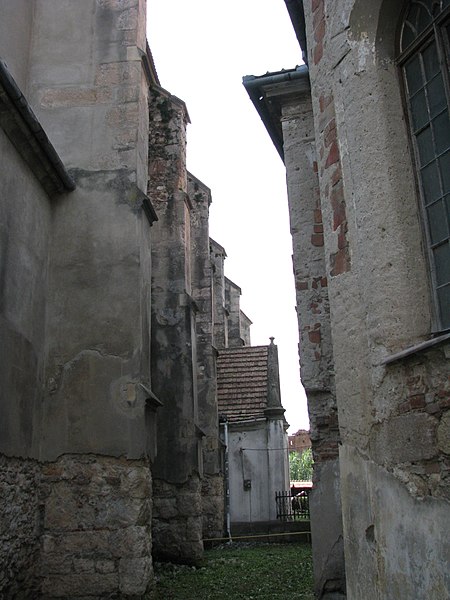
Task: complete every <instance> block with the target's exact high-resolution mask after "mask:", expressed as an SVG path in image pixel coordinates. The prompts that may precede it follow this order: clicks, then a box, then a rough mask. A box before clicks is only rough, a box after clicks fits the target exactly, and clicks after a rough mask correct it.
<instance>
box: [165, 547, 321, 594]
mask: <svg viewBox="0 0 450 600" xmlns="http://www.w3.org/2000/svg"><path fill="white" fill-rule="evenodd" d="M155 574H156V579H157V584H156V596H155V598H156V600H207V599H211V598H214V600H238V599H242V600H243V599H248V600H251V599H254V600H286V598H298V599H301V600H313V597H314V596H313V593H312V585H313V584H312V561H311V546H310V545H309V544H306V543H304V544H264V545H262V544H239V543H238V544H236V543H232V544H230V545H229V544H226V545H224V546H221V547H220V548H217V549H214V550H207V551H206V552H205V559H204V565H203V566H201V567H200V568H195V567H180V566H176V565H171V564H157V565H156V567H155Z"/></svg>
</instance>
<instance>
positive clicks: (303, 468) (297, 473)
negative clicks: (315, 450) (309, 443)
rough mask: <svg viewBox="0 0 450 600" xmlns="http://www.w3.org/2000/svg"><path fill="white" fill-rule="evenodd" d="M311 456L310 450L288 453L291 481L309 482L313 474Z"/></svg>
mask: <svg viewBox="0 0 450 600" xmlns="http://www.w3.org/2000/svg"><path fill="white" fill-rule="evenodd" d="M313 462H314V461H313V456H312V450H311V448H308V449H307V450H304V451H303V452H302V453H300V452H290V453H289V476H290V478H291V481H311V480H312V474H313Z"/></svg>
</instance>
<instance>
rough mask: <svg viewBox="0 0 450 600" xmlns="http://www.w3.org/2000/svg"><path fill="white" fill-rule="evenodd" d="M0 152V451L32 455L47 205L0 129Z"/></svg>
mask: <svg viewBox="0 0 450 600" xmlns="http://www.w3.org/2000/svg"><path fill="white" fill-rule="evenodd" d="M0 152H1V156H2V185H1V191H0V195H1V203H0V235H1V238H0V242H1V244H0V251H1V255H0V261H1V276H0V277H1V281H0V311H1V314H0V327H1V339H2V344H1V349H0V354H1V360H0V376H1V381H2V386H1V392H0V394H1V402H0V410H1V417H0V452H4V453H6V454H10V455H11V454H13V455H16V456H32V455H33V428H34V426H35V425H36V419H37V409H38V406H39V404H40V399H41V386H42V378H43V364H44V356H43V354H44V348H45V340H44V331H45V309H46V304H45V302H46V282H47V273H48V270H47V269H48V267H47V256H48V240H49V236H50V228H51V205H50V200H49V198H48V197H47V195H46V193H45V192H44V190H43V189H42V188H41V186H40V184H39V183H38V181H37V180H36V179H35V178H34V176H33V175H32V173H31V171H30V170H29V169H28V167H27V165H26V164H25V163H24V162H23V161H22V159H21V158H20V157H19V156H18V155H17V152H16V150H15V148H14V147H13V146H12V144H11V142H10V141H9V140H8V139H7V138H6V137H5V135H4V134H3V131H0ZM34 454H35V453H34Z"/></svg>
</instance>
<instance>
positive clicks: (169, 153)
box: [149, 87, 210, 563]
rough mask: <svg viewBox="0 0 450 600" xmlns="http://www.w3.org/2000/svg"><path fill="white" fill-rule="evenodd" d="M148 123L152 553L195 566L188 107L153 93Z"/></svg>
mask: <svg viewBox="0 0 450 600" xmlns="http://www.w3.org/2000/svg"><path fill="white" fill-rule="evenodd" d="M150 116H151V122H150V140H149V176H150V182H149V195H150V198H151V200H152V202H153V204H154V207H155V211H156V213H157V215H158V223H157V224H156V227H155V228H154V232H153V233H154V235H153V247H152V263H153V270H152V342H151V343H152V352H151V366H152V389H153V390H154V392H155V393H156V395H157V396H158V398H159V399H160V400H161V402H162V403H163V406H162V407H161V408H160V409H159V412H158V428H159V430H160V431H163V432H164V434H163V435H159V436H158V451H157V455H156V457H155V462H154V467H153V473H154V508H155V510H154V517H153V526H154V553H155V555H156V556H161V557H165V558H168V559H171V560H175V561H178V562H187V563H189V562H194V561H196V560H198V558H199V557H200V555H201V552H202V549H203V545H202V533H201V532H202V515H201V486H200V482H199V477H200V476H201V474H202V447H201V437H202V435H203V433H202V432H201V430H200V429H199V427H198V425H199V405H198V387H197V372H196V369H197V337H196V328H195V318H196V311H197V307H196V305H195V302H194V299H193V296H192V294H193V281H192V272H193V269H192V267H193V264H192V262H193V260H194V261H195V257H194V259H193V257H192V246H191V241H192V238H191V211H192V210H193V207H192V204H191V201H190V198H189V196H188V188H187V172H186V125H187V122H188V114H187V109H186V106H185V104H184V103H183V102H181V101H180V100H178V99H177V98H175V97H173V96H171V95H170V94H169V93H168V92H166V91H165V90H163V89H162V88H156V87H154V88H152V90H151V98H150ZM194 272H196V271H195V265H194ZM203 400H204V401H206V398H203ZM208 401H210V400H208Z"/></svg>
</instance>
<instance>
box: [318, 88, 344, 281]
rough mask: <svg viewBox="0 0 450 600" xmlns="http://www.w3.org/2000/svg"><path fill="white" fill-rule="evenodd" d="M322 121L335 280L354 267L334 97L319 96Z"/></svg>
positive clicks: (325, 188) (331, 256) (324, 190)
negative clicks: (350, 247) (352, 265)
mask: <svg viewBox="0 0 450 600" xmlns="http://www.w3.org/2000/svg"><path fill="white" fill-rule="evenodd" d="M319 110H320V116H319V122H320V126H321V128H322V131H321V148H320V155H321V159H322V165H323V166H322V168H321V170H320V174H321V178H322V182H323V186H324V187H323V193H324V196H325V201H328V202H329V203H330V204H331V209H332V212H331V217H332V226H331V227H332V232H333V234H334V235H333V236H332V237H331V239H330V248H332V247H333V246H335V247H336V250H334V251H332V252H330V275H331V276H332V277H335V276H337V275H342V274H343V273H346V272H347V271H349V270H350V268H351V261H350V249H349V242H348V236H347V234H348V226H347V213H346V207H345V195H344V185H343V180H342V168H341V159H340V153H339V144H338V137H337V128H336V115H335V111H334V100H333V96H332V95H327V96H325V95H321V96H320V97H319Z"/></svg>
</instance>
